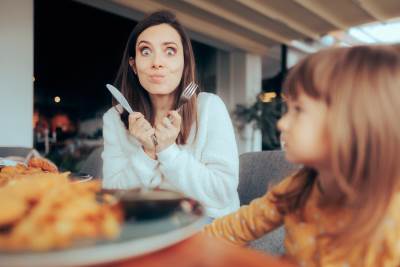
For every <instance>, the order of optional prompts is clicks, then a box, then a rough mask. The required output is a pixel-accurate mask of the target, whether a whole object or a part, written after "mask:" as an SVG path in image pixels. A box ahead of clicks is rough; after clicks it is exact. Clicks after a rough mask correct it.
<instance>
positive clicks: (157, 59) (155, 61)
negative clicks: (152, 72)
mask: <svg viewBox="0 0 400 267" xmlns="http://www.w3.org/2000/svg"><path fill="white" fill-rule="evenodd" d="M152 63H153V64H152V68H154V69H160V68H162V67H164V64H163V62H162V58H161V56H160V55H159V54H158V53H155V54H154V57H153V62H152Z"/></svg>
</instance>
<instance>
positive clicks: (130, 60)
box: [129, 57, 137, 75]
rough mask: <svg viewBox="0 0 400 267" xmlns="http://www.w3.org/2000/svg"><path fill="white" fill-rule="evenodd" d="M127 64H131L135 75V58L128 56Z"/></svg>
mask: <svg viewBox="0 0 400 267" xmlns="http://www.w3.org/2000/svg"><path fill="white" fill-rule="evenodd" d="M129 66H131V68H132V70H133V73H135V75H136V74H137V72H136V65H135V60H134V59H133V57H130V58H129Z"/></svg>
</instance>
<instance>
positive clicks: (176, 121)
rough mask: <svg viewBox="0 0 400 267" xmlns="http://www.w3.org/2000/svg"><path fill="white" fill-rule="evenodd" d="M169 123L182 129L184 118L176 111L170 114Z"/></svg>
mask: <svg viewBox="0 0 400 267" xmlns="http://www.w3.org/2000/svg"><path fill="white" fill-rule="evenodd" d="M168 118H169V121H170V122H171V123H172V125H173V126H174V127H175V128H180V127H181V123H182V117H181V115H179V113H178V112H177V111H176V110H172V111H170V112H168Z"/></svg>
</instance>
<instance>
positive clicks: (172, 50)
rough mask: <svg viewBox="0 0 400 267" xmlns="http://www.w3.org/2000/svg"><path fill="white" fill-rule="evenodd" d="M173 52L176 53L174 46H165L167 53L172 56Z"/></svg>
mask: <svg viewBox="0 0 400 267" xmlns="http://www.w3.org/2000/svg"><path fill="white" fill-rule="evenodd" d="M175 54H176V49H175V48H172V47H168V48H167V55H169V56H173V55H175Z"/></svg>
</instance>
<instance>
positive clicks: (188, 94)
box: [176, 82, 199, 112]
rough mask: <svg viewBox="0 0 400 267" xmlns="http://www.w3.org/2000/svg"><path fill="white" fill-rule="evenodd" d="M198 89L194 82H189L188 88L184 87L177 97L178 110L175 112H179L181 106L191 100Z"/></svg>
mask: <svg viewBox="0 0 400 267" xmlns="http://www.w3.org/2000/svg"><path fill="white" fill-rule="evenodd" d="M198 87H199V86H198V85H197V84H196V83H194V82H190V83H189V84H188V86H186V88H185V89H184V90H183V91H182V94H181V96H180V97H179V101H178V108H177V110H176V111H178V112H180V111H181V110H182V107H183V105H184V104H186V103H187V102H188V101H189V100H190V99H191V98H192V96H193V95H194V93H195V92H196V90H197V88H198Z"/></svg>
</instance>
